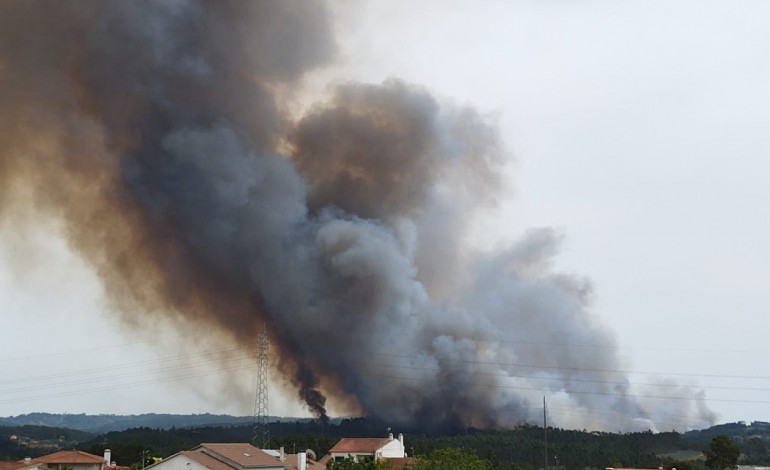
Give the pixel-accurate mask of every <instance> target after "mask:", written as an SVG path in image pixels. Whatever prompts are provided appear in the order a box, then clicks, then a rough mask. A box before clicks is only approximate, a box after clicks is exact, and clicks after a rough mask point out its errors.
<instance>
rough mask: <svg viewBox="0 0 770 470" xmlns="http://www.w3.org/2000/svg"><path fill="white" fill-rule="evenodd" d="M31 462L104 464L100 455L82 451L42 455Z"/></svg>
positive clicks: (63, 451) (64, 451)
mask: <svg viewBox="0 0 770 470" xmlns="http://www.w3.org/2000/svg"><path fill="white" fill-rule="evenodd" d="M32 460H33V462H43V463H63V464H68V463H72V464H84V463H98V464H101V463H104V457H102V456H101V455H94V454H89V453H88V452H83V451H82V450H62V451H60V452H55V453H53V454H48V455H44V456H42V457H37V458H36V459H32Z"/></svg>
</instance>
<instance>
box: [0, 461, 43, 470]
mask: <svg viewBox="0 0 770 470" xmlns="http://www.w3.org/2000/svg"><path fill="white" fill-rule="evenodd" d="M40 463H41V462H32V461H25V460H19V461H7V462H6V461H2V462H0V470H24V469H26V468H35V467H37V466H38V465H40Z"/></svg>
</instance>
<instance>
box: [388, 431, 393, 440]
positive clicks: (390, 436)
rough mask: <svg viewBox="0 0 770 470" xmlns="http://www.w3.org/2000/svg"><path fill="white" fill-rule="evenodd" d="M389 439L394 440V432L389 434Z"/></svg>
mask: <svg viewBox="0 0 770 470" xmlns="http://www.w3.org/2000/svg"><path fill="white" fill-rule="evenodd" d="M388 439H390V440H391V441H392V440H393V433H392V432H389V433H388Z"/></svg>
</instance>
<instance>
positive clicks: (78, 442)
mask: <svg viewBox="0 0 770 470" xmlns="http://www.w3.org/2000/svg"><path fill="white" fill-rule="evenodd" d="M158 416H160V415H158ZM387 428H388V425H387V424H386V423H383V422H381V421H376V420H370V419H362V418H356V419H344V420H340V421H337V422H335V423H320V422H317V421H310V420H302V421H294V422H275V423H271V424H270V436H271V439H270V444H269V447H271V448H276V449H277V448H278V447H281V446H282V447H284V448H285V449H286V451H287V452H289V453H296V452H300V451H303V450H305V449H312V450H313V451H315V453H316V455H317V456H318V457H319V458H320V457H321V456H323V455H324V454H325V453H326V452H328V450H329V449H330V448H331V447H332V446H333V445H334V444H335V443H336V442H337V440H338V439H339V438H341V437H381V436H384V435H385V433H386V432H387V431H386V430H387ZM398 431H400V432H403V433H404V434H405V441H406V447H407V453H408V454H409V455H410V456H414V457H416V463H415V466H414V468H415V469H416V470H426V469H431V468H450V469H451V468H452V467H451V466H449V465H450V464H449V462H450V461H451V462H460V465H461V467H458V468H468V469H475V468H480V469H484V470H488V469H490V470H491V469H506V470H510V469H515V470H540V469H542V468H543V463H544V462H543V458H544V454H545V452H544V451H545V449H544V446H543V439H542V437H543V429H542V428H541V427H537V426H531V425H522V426H519V427H517V428H515V429H512V430H508V431H487V430H478V429H467V430H465V431H463V432H460V433H453V434H443V435H442V434H426V433H424V432H422V431H420V430H417V429H398ZM11 436H15V438H14V439H11ZM252 437H253V429H252V426H251V424H244V425H221V426H199V427H181V428H171V429H160V428H152V427H147V426H144V427H137V428H133V429H129V430H124V431H112V432H107V433H104V434H100V435H94V434H88V433H83V432H80V431H74V430H71V429H62V428H54V427H50V426H6V427H2V426H0V458H3V459H20V458H24V457H28V456H29V457H35V456H38V455H42V454H45V453H50V452H55V451H57V450H61V449H72V448H74V447H77V448H79V449H82V450H85V451H87V452H91V453H93V454H97V455H101V454H102V453H103V451H104V449H105V448H110V449H111V450H112V455H113V459H114V460H115V461H117V462H118V463H119V464H121V465H129V466H130V465H134V466H136V467H141V462H142V458H143V457H144V458H145V459H146V463H150V459H151V458H158V457H168V456H170V455H172V454H174V453H176V452H179V451H181V450H186V449H190V448H193V447H195V446H197V445H198V444H200V443H202V442H249V441H250V440H251V439H252ZM548 455H549V462H548V467H549V470H595V469H599V470H603V469H604V468H606V467H640V468H657V467H664V468H672V467H676V468H677V469H679V470H712V469H713V470H724V469H727V468H734V466H735V465H736V464H737V463H741V464H747V465H768V464H769V463H770V424H768V423H763V422H756V423H752V424H751V425H746V424H745V423H731V424H725V425H720V426H716V427H714V428H710V429H707V430H703V431H694V432H687V433H684V434H681V433H677V432H663V433H652V432H638V433H626V434H613V433H602V432H588V431H576V430H565V429H557V428H549V430H548ZM463 459H468V460H463ZM342 464H343V463H340V465H342ZM345 464H346V465H349V467H343V466H340V467H338V470H339V469H348V468H350V469H359V468H376V469H377V470H381V469H382V468H383V467H382V466H380V467H377V466H376V465H375V466H374V467H372V466H371V465H374V464H373V463H372V464H371V465H369V467H361V466H360V465H365V464H355V463H354V462H346V463H345ZM353 464H355V465H358V466H354V465H353ZM431 465H433V466H431Z"/></svg>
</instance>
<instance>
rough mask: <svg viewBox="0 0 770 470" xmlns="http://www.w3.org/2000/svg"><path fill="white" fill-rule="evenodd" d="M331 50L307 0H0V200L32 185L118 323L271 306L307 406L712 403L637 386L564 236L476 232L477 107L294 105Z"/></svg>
mask: <svg viewBox="0 0 770 470" xmlns="http://www.w3.org/2000/svg"><path fill="white" fill-rule="evenodd" d="M335 52H336V46H335V42H334V39H333V35H332V26H331V18H330V14H329V12H328V11H327V9H326V7H325V5H324V4H321V3H317V2H308V1H301V2H289V1H275V2H268V1H261V2H245V1H233V2H229V1H212V2H204V1H180V0H174V1H136V2H118V1H101V2H97V1H68V2H59V1H33V0H23V1H15V0H6V1H4V2H3V3H2V5H0V85H1V86H2V90H3V92H2V93H1V94H0V149H2V154H0V155H1V156H0V185H1V186H0V217H10V214H12V213H15V212H12V211H8V210H5V209H8V208H9V207H11V206H13V205H14V204H16V202H17V199H18V195H19V194H20V193H22V192H25V191H27V190H28V189H29V188H32V192H33V195H34V204H35V206H36V207H37V209H38V210H39V211H42V212H44V213H46V214H49V215H52V216H54V217H57V218H60V219H61V220H62V222H63V227H64V231H65V235H66V237H67V239H68V240H69V243H70V245H71V246H72V247H73V249H75V250H77V251H78V252H79V253H81V254H82V256H83V257H84V258H86V259H87V260H88V261H89V262H90V263H91V264H92V265H93V266H94V268H95V270H96V271H97V272H98V274H99V276H100V277H101V279H102V280H103V282H104V285H105V288H106V290H107V292H108V294H109V296H110V299H111V301H112V302H113V304H114V305H113V306H114V307H115V309H116V310H117V311H119V312H121V314H122V315H123V316H124V318H125V320H126V321H127V322H128V323H138V322H139V321H140V318H141V317H139V318H138V317H137V316H150V315H165V316H170V317H178V318H179V319H183V321H185V322H189V323H190V324H198V325H200V324H203V325H210V326H211V327H212V331H220V330H221V331H224V332H226V333H228V334H229V335H231V337H232V338H235V339H236V340H237V341H239V342H241V343H243V344H251V343H252V341H253V337H254V335H255V333H256V332H257V331H258V330H259V329H260V328H261V326H262V324H266V325H267V326H268V328H269V329H270V334H271V341H272V342H273V346H274V347H275V348H276V349H277V353H278V355H279V357H280V359H279V360H280V364H279V369H280V370H281V371H282V372H283V373H284V374H286V376H287V377H288V378H289V379H290V380H291V382H292V383H293V384H294V386H295V387H296V390H297V392H298V394H299V397H300V398H301V399H302V400H303V401H304V402H305V403H306V404H307V406H308V408H309V409H310V410H311V411H312V412H313V413H315V414H316V415H318V416H325V415H326V403H325V402H326V397H327V396H332V397H335V399H336V400H338V401H341V402H347V403H349V404H350V406H351V407H353V408H355V409H359V410H361V412H363V413H364V414H366V415H368V416H375V417H381V418H387V419H388V420H389V421H392V422H396V423H412V424H417V425H421V426H426V427H431V426H432V427H447V426H479V427H503V426H510V425H513V424H516V423H519V422H522V421H526V420H531V419H533V418H534V417H536V416H538V415H539V413H540V410H539V405H538V402H539V400H541V399H542V395H543V394H544V393H546V392H547V393H548V394H549V395H552V396H558V397H561V398H562V399H563V400H562V401H563V402H565V403H569V404H570V406H574V407H575V408H576V409H582V410H585V411H586V412H587V413H588V414H589V418H585V416H584V417H583V418H580V419H576V421H575V422H573V423H567V422H565V423H563V424H574V425H582V426H593V427H600V428H616V429H618V428H619V429H628V428H631V427H634V426H635V424H634V423H637V422H639V421H640V420H643V421H644V420H649V422H651V423H652V425H655V424H656V423H668V422H670V419H671V417H672V416H675V418H676V419H677V420H680V421H681V420H684V421H686V420H687V419H701V420H702V419H704V418H705V419H709V418H710V412H709V411H708V410H707V409H704V408H702V407H701V406H698V403H697V401H693V400H680V401H678V402H677V403H678V405H679V406H678V408H677V409H676V410H675V411H672V410H670V409H669V408H666V411H665V414H660V413H659V412H658V411H659V409H663V408H662V407H659V406H658V405H656V402H655V401H654V400H651V401H650V400H647V401H645V400H644V399H642V398H639V397H635V396H634V394H633V393H632V386H631V385H630V383H629V380H628V378H627V377H626V375H625V374H624V373H622V372H618V371H619V370H622V368H623V365H622V364H621V362H620V359H619V356H618V352H617V346H616V344H615V340H614V338H613V336H612V334H611V333H610V332H608V331H607V330H606V329H605V328H603V327H602V326H601V325H599V324H597V322H596V319H595V318H593V317H592V316H591V314H590V312H589V308H588V307H589V303H590V297H591V287H590V285H589V284H588V283H587V282H585V281H583V280H580V279H576V278H574V277H570V276H565V275H559V274H554V273H552V272H551V271H550V269H549V260H550V259H551V258H552V257H553V255H554V254H555V251H556V247H557V245H558V241H559V240H558V238H559V237H558V236H557V234H555V233H554V232H553V231H551V230H547V229H541V230H533V231H531V232H530V233H529V235H528V236H527V237H526V238H525V239H524V240H522V241H520V242H519V243H517V244H516V245H515V246H512V247H510V248H509V249H507V250H503V251H500V252H495V253H486V254H484V253H474V252H473V251H472V250H470V249H469V248H468V246H467V244H466V242H465V238H466V235H467V229H468V225H469V222H470V221H471V220H472V216H473V214H474V211H475V210H476V209H477V208H478V207H480V206H483V205H485V204H488V203H489V202H491V201H493V200H494V197H495V192H496V190H497V188H499V186H500V184H501V183H500V181H498V176H497V175H498V174H499V170H500V166H501V165H502V164H503V163H504V160H505V158H506V154H505V151H504V149H503V148H502V145H501V142H500V139H499V136H498V134H497V132H496V131H495V129H494V127H493V126H491V125H490V124H489V123H488V122H487V121H486V120H485V118H484V117H483V116H481V115H480V114H478V113H477V112H476V111H474V110H473V109H469V108H467V107H458V106H453V105H452V104H450V103H446V102H445V101H444V100H441V99H438V98H435V97H434V96H432V95H431V94H430V92H429V91H428V90H426V89H424V88H421V87H419V86H415V85H410V84H407V83H404V82H402V81H399V80H397V79H392V80H389V81H387V82H385V83H383V84H379V85H371V84H360V83H343V84H340V85H337V86H336V87H335V88H334V89H333V90H332V91H331V92H330V95H329V96H327V97H325V99H324V101H323V102H320V103H318V104H316V105H315V106H311V107H310V108H309V109H308V110H307V112H305V113H304V114H303V115H301V116H300V117H298V118H294V119H290V118H289V117H288V116H290V115H296V112H295V111H296V110H294V109H290V105H289V103H292V100H291V98H292V92H293V91H294V90H296V88H297V87H298V86H300V82H301V80H302V79H303V78H304V77H305V76H306V75H307V74H308V73H311V72H312V71H313V70H315V69H317V68H319V67H322V66H323V65H324V64H328V63H329V62H330V61H331V60H333V58H334V55H335ZM570 345H572V346H570ZM683 393H685V392H683V391H681V390H680V391H678V392H677V394H678V395H681V394H683ZM669 407H670V405H669ZM590 416H593V418H590ZM608 416H609V417H608ZM644 422H645V423H646V422H647V421H644ZM586 423H590V424H586Z"/></svg>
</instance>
